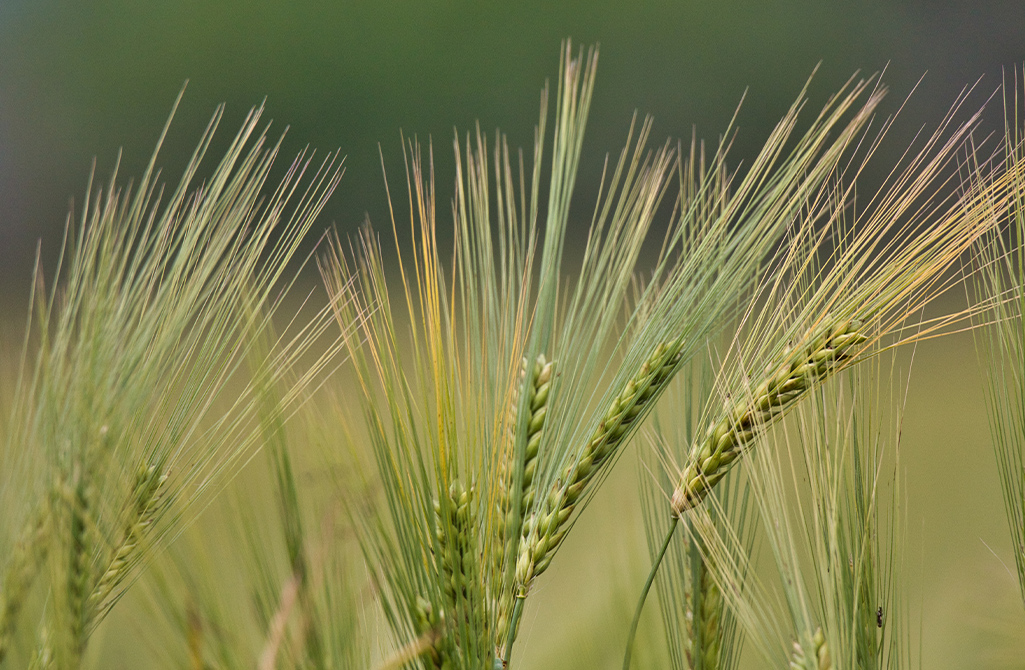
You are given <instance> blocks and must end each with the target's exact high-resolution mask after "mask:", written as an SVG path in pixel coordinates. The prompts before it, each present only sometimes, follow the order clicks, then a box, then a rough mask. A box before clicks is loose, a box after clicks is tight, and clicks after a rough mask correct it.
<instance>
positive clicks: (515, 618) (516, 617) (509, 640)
mask: <svg viewBox="0 0 1025 670" xmlns="http://www.w3.org/2000/svg"><path fill="white" fill-rule="evenodd" d="M526 599H527V596H526V595H519V594H516V600H515V601H514V602H513V611H512V617H510V619H509V635H508V636H507V637H506V642H505V658H504V659H503V663H502V665H503V667H506V668H508V667H509V659H510V658H511V657H512V646H513V642H515V641H516V627H517V625H519V623H520V614H522V613H523V601H524V600H526Z"/></svg>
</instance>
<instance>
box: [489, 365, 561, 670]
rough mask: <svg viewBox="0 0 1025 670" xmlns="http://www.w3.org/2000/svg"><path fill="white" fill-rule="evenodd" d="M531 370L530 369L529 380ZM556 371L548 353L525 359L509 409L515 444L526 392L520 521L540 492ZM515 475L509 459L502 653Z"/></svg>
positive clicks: (501, 523)
mask: <svg viewBox="0 0 1025 670" xmlns="http://www.w3.org/2000/svg"><path fill="white" fill-rule="evenodd" d="M528 367H529V368H530V369H529V379H528ZM553 371H554V367H553V365H552V363H551V362H550V361H548V360H546V359H545V356H544V354H540V355H539V356H538V357H537V359H536V360H535V361H534V365H533V366H528V363H527V360H526V359H524V360H523V366H522V368H521V371H520V383H519V386H518V389H519V391H518V392H517V393H516V394H514V396H513V398H512V401H511V403H510V406H509V418H508V421H509V439H510V442H513V441H514V440H515V435H516V427H517V426H518V425H519V423H518V422H517V421H516V416H517V412H518V410H519V401H520V398H519V396H520V393H522V392H523V391H526V393H527V404H526V412H527V417H526V425H527V437H526V440H527V446H526V449H525V451H524V456H523V478H522V480H521V486H520V510H519V518H520V519H522V518H523V517H524V514H525V513H526V511H527V509H528V508H529V507H530V505H531V504H532V503H533V502H534V497H535V495H536V491H537V487H536V486H535V483H534V474H535V472H536V469H537V454H538V448H539V447H540V446H541V432H542V430H543V429H544V425H545V419H546V418H547V416H548V397H549V394H550V391H551V386H552V374H553ZM509 453H510V455H511V456H512V457H515V454H514V453H513V450H512V449H511V448H510V452H509ZM514 475H515V467H513V463H512V461H511V460H507V461H506V465H505V466H504V468H503V473H502V475H501V477H500V479H499V482H500V483H499V493H498V510H497V511H498V515H497V517H498V523H497V524H496V534H495V557H494V562H495V564H494V568H495V575H496V576H497V577H498V584H499V591H500V593H501V596H500V598H499V602H498V608H497V611H498V624H497V625H498V629H497V638H496V647H497V649H498V650H502V649H504V648H505V644H506V640H507V636H508V631H509V615H510V613H511V611H512V606H513V590H512V589H511V588H507V587H506V583H505V568H506V558H507V556H508V555H509V554H510V552H511V550H512V548H513V547H514V546H515V539H516V538H515V537H508V536H507V534H508V533H510V531H511V529H512V527H513V525H514V524H515V523H516V519H515V518H514V517H515V516H516V515H515V510H513V509H512V507H513V501H514V500H515V499H516V497H515V496H513V495H512V493H513V491H512V487H513V486H514V485H515V481H514V479H513V477H514Z"/></svg>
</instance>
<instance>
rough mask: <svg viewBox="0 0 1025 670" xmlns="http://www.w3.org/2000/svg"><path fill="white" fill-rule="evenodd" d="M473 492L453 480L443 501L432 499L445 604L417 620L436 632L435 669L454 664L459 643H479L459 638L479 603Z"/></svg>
mask: <svg viewBox="0 0 1025 670" xmlns="http://www.w3.org/2000/svg"><path fill="white" fill-rule="evenodd" d="M473 493H474V492H473V488H469V489H467V488H466V487H465V486H464V485H463V484H462V482H460V481H459V480H458V479H456V480H453V481H452V483H451V484H450V485H449V489H448V500H447V501H446V502H445V504H442V502H441V501H440V500H435V501H434V510H435V512H436V513H437V517H438V518H437V529H436V533H435V544H434V546H433V547H432V550H433V552H434V556H435V560H436V561H437V562H438V564H439V568H440V570H439V573H440V577H441V580H442V589H441V591H442V595H443V602H444V605H445V607H444V610H442V611H441V612H439V613H438V617H437V619H435V620H431V611H430V610H426V611H425V612H424V614H425V615H426V616H425V617H423V618H422V620H421V622H420V623H421V624H428V625H429V628H426V629H425V630H424V632H427V631H429V630H434V631H435V632H436V633H437V635H438V638H437V639H436V641H435V644H434V645H433V652H434V656H435V657H436V659H437V661H438V663H440V665H438V666H437V667H439V668H447V667H450V665H452V664H455V665H458V659H460V658H461V657H462V656H463V646H464V645H466V644H470V645H473V644H474V643H476V642H479V641H475V640H464V639H463V638H462V635H463V634H464V633H465V631H467V630H468V627H467V626H466V623H467V618H468V617H470V616H473V615H474V614H476V613H478V612H479V611H480V602H481V601H480V598H479V593H478V590H477V589H476V583H477V579H478V570H477V565H478V564H477V556H476V552H477V542H476V539H475V535H474V531H475V519H474V514H473V510H474V507H473ZM421 608H422V605H421Z"/></svg>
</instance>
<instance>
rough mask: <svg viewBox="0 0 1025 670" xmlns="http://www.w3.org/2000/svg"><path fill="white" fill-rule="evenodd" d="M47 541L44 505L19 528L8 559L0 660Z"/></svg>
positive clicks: (0, 614)
mask: <svg viewBox="0 0 1025 670" xmlns="http://www.w3.org/2000/svg"><path fill="white" fill-rule="evenodd" d="M49 540H50V507H49V505H46V504H44V505H43V506H42V509H41V510H40V511H39V512H38V513H37V514H36V516H35V517H34V518H33V519H32V522H31V523H30V524H28V526H27V527H26V528H25V530H24V531H22V535H21V537H20V538H19V539H18V542H17V544H15V546H14V550H13V551H12V552H11V556H10V558H9V559H8V563H7V574H6V575H5V576H4V581H3V592H2V593H0V598H2V601H0V662H3V660H4V657H5V656H6V655H7V651H8V649H9V648H10V644H11V639H12V638H13V636H14V628H15V625H16V624H17V620H18V614H19V613H20V612H21V608H22V606H23V605H24V604H25V599H26V598H27V597H28V592H29V590H30V589H31V588H32V583H33V582H34V581H35V578H36V574H37V573H38V572H39V566H40V565H42V563H43V561H44V560H46V554H47V550H48V549H49Z"/></svg>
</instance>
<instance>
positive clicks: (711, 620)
mask: <svg viewBox="0 0 1025 670" xmlns="http://www.w3.org/2000/svg"><path fill="white" fill-rule="evenodd" d="M698 569H699V570H700V572H701V574H700V576H699V577H698V579H697V586H698V607H697V609H696V611H695V612H694V615H695V616H694V623H693V631H694V633H695V635H694V636H692V637H691V643H692V649H693V655H694V657H695V658H700V659H701V663H700V665H692V667H693V668H695V669H698V668H700V669H701V670H715V669H716V668H718V667H719V656H720V652H721V650H722V635H721V629H720V625H721V624H722V608H723V600H722V593H721V592H720V591H719V587H718V586H717V585H716V583H715V580H714V579H712V575H711V573H710V572H709V570H708V566H707V565H706V564H705V563H704V561H703V560H702V561H700V562H699V567H698ZM692 602H693V600H692Z"/></svg>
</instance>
